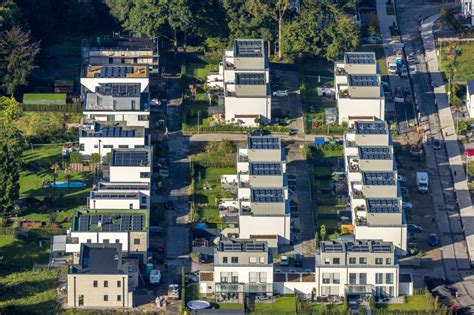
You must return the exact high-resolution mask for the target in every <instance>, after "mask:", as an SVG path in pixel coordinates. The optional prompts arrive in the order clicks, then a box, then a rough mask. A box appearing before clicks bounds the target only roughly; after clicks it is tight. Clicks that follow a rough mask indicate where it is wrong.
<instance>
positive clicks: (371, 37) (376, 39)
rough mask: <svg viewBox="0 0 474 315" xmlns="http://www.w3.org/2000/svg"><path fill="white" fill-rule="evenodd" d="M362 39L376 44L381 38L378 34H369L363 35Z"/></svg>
mask: <svg viewBox="0 0 474 315" xmlns="http://www.w3.org/2000/svg"><path fill="white" fill-rule="evenodd" d="M363 41H365V42H367V43H368V44H378V43H380V42H381V41H382V38H381V37H380V36H369V37H364V38H363Z"/></svg>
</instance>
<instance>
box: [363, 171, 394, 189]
mask: <svg viewBox="0 0 474 315" xmlns="http://www.w3.org/2000/svg"><path fill="white" fill-rule="evenodd" d="M363 177H364V183H365V184H366V185H379V186H381V185H383V186H387V185H395V174H394V172H364V173H363Z"/></svg>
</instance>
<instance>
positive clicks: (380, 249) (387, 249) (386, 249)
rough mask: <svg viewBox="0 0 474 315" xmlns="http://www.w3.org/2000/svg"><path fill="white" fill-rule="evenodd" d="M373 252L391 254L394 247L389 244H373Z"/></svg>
mask: <svg viewBox="0 0 474 315" xmlns="http://www.w3.org/2000/svg"><path fill="white" fill-rule="evenodd" d="M372 251H373V252H374V253H391V252H392V246H391V245H390V244H387V243H376V242H374V243H372Z"/></svg>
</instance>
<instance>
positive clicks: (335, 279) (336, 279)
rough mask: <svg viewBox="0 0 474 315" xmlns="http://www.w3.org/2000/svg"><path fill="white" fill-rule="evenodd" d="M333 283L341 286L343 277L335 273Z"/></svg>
mask: <svg viewBox="0 0 474 315" xmlns="http://www.w3.org/2000/svg"><path fill="white" fill-rule="evenodd" d="M332 283H334V284H340V283H341V275H340V274H338V273H334V274H333V279H332Z"/></svg>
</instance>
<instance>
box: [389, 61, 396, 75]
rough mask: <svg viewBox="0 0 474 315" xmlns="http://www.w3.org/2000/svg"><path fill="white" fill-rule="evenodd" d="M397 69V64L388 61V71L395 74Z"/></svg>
mask: <svg viewBox="0 0 474 315" xmlns="http://www.w3.org/2000/svg"><path fill="white" fill-rule="evenodd" d="M397 71H398V68H397V64H396V63H395V62H390V63H389V64H388V73H392V74H395V73H397Z"/></svg>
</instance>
